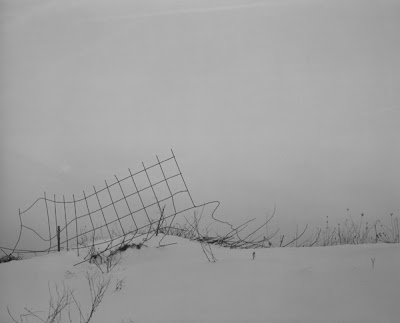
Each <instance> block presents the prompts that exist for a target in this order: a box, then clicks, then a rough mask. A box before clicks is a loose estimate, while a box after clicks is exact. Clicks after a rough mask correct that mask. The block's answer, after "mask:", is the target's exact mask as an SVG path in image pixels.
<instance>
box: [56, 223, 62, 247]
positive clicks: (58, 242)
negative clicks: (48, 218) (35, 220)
mask: <svg viewBox="0 0 400 323" xmlns="http://www.w3.org/2000/svg"><path fill="white" fill-rule="evenodd" d="M57 244H58V252H60V250H61V246H60V226H57Z"/></svg>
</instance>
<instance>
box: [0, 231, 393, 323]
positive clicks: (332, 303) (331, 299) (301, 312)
mask: <svg viewBox="0 0 400 323" xmlns="http://www.w3.org/2000/svg"><path fill="white" fill-rule="evenodd" d="M158 239H159V238H156V237H154V238H153V239H152V240H151V241H150V242H149V243H148V244H147V247H142V248H141V249H140V250H137V249H128V250H127V251H125V252H123V253H122V260H121V262H120V263H119V264H118V265H117V266H116V267H115V268H114V269H113V270H112V271H111V273H110V274H104V275H105V276H104V277H109V276H111V282H110V285H109V288H108V290H107V292H106V294H105V296H104V298H103V301H102V302H101V304H100V306H99V307H98V309H97V311H96V312H95V313H94V316H93V318H92V320H91V322H107V323H109V322H132V321H133V322H154V321H163V322H164V321H168V322H188V321H190V322H230V321H236V322H244V321H251V322H261V321H262V322H399V318H400V306H399V305H400V303H399V300H400V279H399V269H400V257H399V252H400V246H399V245H398V244H393V245H388V244H375V245H356V246H336V247H313V248H271V249H257V250H256V255H255V260H252V257H253V256H252V253H253V250H251V249H247V250H232V249H225V248H219V247H213V251H214V254H215V256H216V258H217V259H218V260H217V262H215V263H212V262H208V261H207V259H206V257H205V256H204V254H203V253H202V249H201V246H200V244H199V243H197V242H192V241H188V240H185V239H182V238H178V237H171V236H168V237H166V238H165V239H164V240H163V243H174V242H176V244H173V245H170V246H167V247H163V248H157V246H158V241H157V240H158ZM84 255H85V252H83V251H82V250H81V254H80V257H78V256H77V252H76V251H69V252H65V251H64V252H61V253H55V254H49V255H44V256H37V257H34V258H31V259H28V260H21V261H12V262H10V263H4V264H0V291H1V293H0V304H1V309H0V322H11V318H10V317H9V315H8V313H7V307H8V308H9V310H10V312H11V313H12V314H13V316H14V318H16V319H18V320H19V316H18V315H19V314H23V313H26V310H24V307H26V308H27V309H29V310H32V311H44V312H35V313H37V314H38V315H43V316H44V315H45V313H47V309H48V302H49V287H50V289H51V291H52V294H53V297H54V299H56V298H57V297H56V293H55V286H56V285H57V286H58V287H59V290H62V288H63V287H62V286H63V284H64V285H65V289H69V290H74V296H75V298H76V300H77V301H78V302H79V303H80V304H81V307H82V311H83V312H84V314H85V313H87V312H88V311H89V307H88V306H89V305H90V294H89V288H88V284H87V280H86V277H85V273H87V272H89V273H91V275H95V273H96V272H97V271H98V269H97V267H96V265H94V264H89V263H87V262H85V263H82V264H79V265H77V266H74V264H76V263H78V262H80V261H81V260H83V258H84ZM118 282H120V284H119V288H117V285H118ZM71 311H72V312H73V311H74V310H73V309H72V310H71ZM72 314H74V313H72ZM75 314H76V313H75ZM65 321H66V322H69V320H68V318H67V317H65ZM29 322H35V321H34V320H32V319H31V320H30V321H29Z"/></svg>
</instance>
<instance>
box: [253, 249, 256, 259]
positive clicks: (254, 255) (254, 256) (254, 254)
mask: <svg viewBox="0 0 400 323" xmlns="http://www.w3.org/2000/svg"><path fill="white" fill-rule="evenodd" d="M255 258H256V252H255V251H253V260H254V259H255Z"/></svg>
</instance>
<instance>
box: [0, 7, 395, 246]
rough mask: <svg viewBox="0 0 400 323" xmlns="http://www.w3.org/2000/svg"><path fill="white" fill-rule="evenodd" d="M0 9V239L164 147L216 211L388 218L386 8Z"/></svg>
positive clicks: (391, 155) (389, 44) (390, 44)
mask: <svg viewBox="0 0 400 323" xmlns="http://www.w3.org/2000/svg"><path fill="white" fill-rule="evenodd" d="M0 4H1V10H0V27H1V30H0V32H1V33H0V37H1V38H0V41H1V51H0V106H1V124H0V126H1V142H0V151H1V164H0V166H1V168H0V183H1V184H0V185H1V186H0V188H1V192H0V193H1V200H0V203H1V204H0V216H1V218H0V221H1V222H0V244H4V242H7V243H8V242H9V241H15V239H16V236H15V232H16V231H17V229H18V208H21V209H24V208H25V207H26V206H28V205H29V204H30V203H32V202H33V201H34V200H36V198H38V197H40V196H43V192H44V191H46V192H47V193H48V195H52V194H65V195H67V196H71V195H72V193H75V194H78V195H79V194H81V192H82V190H84V189H85V190H90V189H92V185H99V186H101V185H102V183H104V182H103V181H104V179H112V178H113V175H114V174H117V175H119V174H120V175H122V176H126V175H127V174H128V172H127V169H128V167H129V168H131V169H132V170H133V171H134V170H137V169H139V167H140V163H141V161H144V162H145V163H152V162H153V161H154V160H155V159H154V157H155V155H156V154H159V155H160V156H167V155H168V154H169V149H170V148H172V149H174V152H175V154H176V155H177V158H178V161H179V162H180V165H181V167H182V171H183V174H184V175H185V178H186V181H187V183H188V186H189V188H190V190H191V192H192V195H193V197H194V199H195V202H197V203H198V204H200V203H202V202H207V201H210V200H219V201H221V203H222V205H221V208H220V210H219V213H218V215H219V216H220V217H222V218H227V219H232V220H237V221H239V219H248V218H252V217H256V216H260V217H261V218H264V216H265V212H266V211H267V210H270V211H271V210H272V208H273V207H274V205H276V207H277V216H278V219H277V220H278V221H277V223H278V224H279V223H281V225H285V226H288V227H290V228H292V227H294V226H295V225H296V224H297V223H299V224H305V223H310V224H323V223H324V221H325V217H326V216H329V217H330V219H332V221H334V220H336V219H341V218H344V217H345V216H346V208H350V209H351V210H352V211H353V212H354V213H353V215H358V214H359V213H361V212H366V213H367V214H370V215H371V216H379V217H385V216H386V215H387V214H388V213H389V212H395V213H396V214H397V215H399V212H400V205H399V196H400V172H399V166H398V165H400V145H399V139H400V127H399V121H400V91H399V88H400V60H399V57H400V33H399V30H400V2H399V1H387V0H385V1H351V0H350V1H349V0H346V1H341V0H339V1H330V0H328V1H319V0H315V1H313V0H304V1H294V0H287V1H272V0H271V1H269V0H264V1H261V0H260V1H227V0H226V1H220V0H213V1H199V0H193V1H172V0H164V1H160V0H158V1H156V0H154V1H148V0H146V1H144V0H142V1H122V0H119V1H105V0H103V1H97V0H96V1H94V0H83V1H69V0H68V1H67V0H65V1H56V2H54V1H50V0H30V1H27V0H21V1H11V0H6V1H5V0H2V1H0ZM279 221H280V222H279Z"/></svg>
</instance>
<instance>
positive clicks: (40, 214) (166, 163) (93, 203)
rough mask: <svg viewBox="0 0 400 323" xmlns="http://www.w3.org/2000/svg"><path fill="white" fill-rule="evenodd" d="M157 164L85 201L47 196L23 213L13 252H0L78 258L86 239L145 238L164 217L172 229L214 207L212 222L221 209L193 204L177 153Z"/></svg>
mask: <svg viewBox="0 0 400 323" xmlns="http://www.w3.org/2000/svg"><path fill="white" fill-rule="evenodd" d="M156 158H157V162H156V163H155V164H152V165H150V166H145V164H144V163H143V162H142V167H143V169H141V170H139V171H137V172H135V173H132V172H131V170H130V169H128V170H129V175H128V176H126V177H124V178H118V177H117V176H116V175H114V178H115V181H113V182H112V183H108V182H107V181H104V183H105V184H104V186H103V187H102V188H100V189H96V187H94V186H93V192H92V193H86V192H85V191H83V193H82V196H83V197H81V198H77V197H76V196H75V194H73V195H72V198H70V199H66V197H65V196H64V195H63V196H62V197H61V196H58V197H57V196H56V195H55V194H54V195H53V196H52V197H49V196H47V194H46V193H44V196H43V197H40V198H38V199H37V200H36V201H35V202H34V203H32V204H31V205H30V206H29V207H28V208H27V209H25V210H23V211H21V210H19V219H20V231H19V236H18V241H17V243H16V244H15V246H14V248H5V247H0V249H4V250H12V251H11V253H10V254H13V253H21V254H23V253H43V252H47V253H49V252H52V251H57V250H58V247H59V246H61V248H62V249H64V248H66V249H67V250H70V249H77V250H78V253H79V248H80V245H81V243H82V239H84V238H85V237H87V236H88V235H89V236H92V237H94V236H96V235H101V236H102V238H103V242H102V243H104V240H105V241H106V242H110V241H111V242H112V241H113V240H116V239H119V238H121V237H124V236H126V235H128V234H131V235H132V234H133V235H134V236H135V237H139V236H141V235H144V234H145V233H142V232H143V231H146V230H148V228H149V227H151V226H152V225H156V224H157V223H158V221H159V219H160V212H163V220H164V221H169V226H170V227H172V226H173V222H174V221H177V215H179V214H184V213H185V212H190V211H191V210H193V209H195V208H198V207H204V206H206V205H209V204H214V205H215V207H214V208H213V210H212V214H211V216H213V214H214V212H215V211H216V209H217V208H218V206H219V204H220V203H219V202H218V201H212V202H207V203H204V204H200V205H196V204H195V203H194V201H193V198H192V196H191V194H190V192H189V189H188V187H187V185H186V182H185V179H184V177H183V174H182V172H181V170H180V168H179V165H178V162H177V159H176V156H175V154H174V152H173V151H172V149H171V156H170V157H167V158H165V159H163V160H160V159H159V157H158V156H156ZM58 227H59V228H60V232H59V236H58V233H57V228H58ZM29 235H31V236H30V237H29ZM32 236H33V237H35V239H36V240H35V242H34V243H33V242H32V241H33V238H32ZM58 237H59V238H60V241H59V243H58ZM24 240H25V241H28V244H29V245H31V246H32V245H35V248H23V247H21V248H18V246H19V245H26V243H24Z"/></svg>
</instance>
